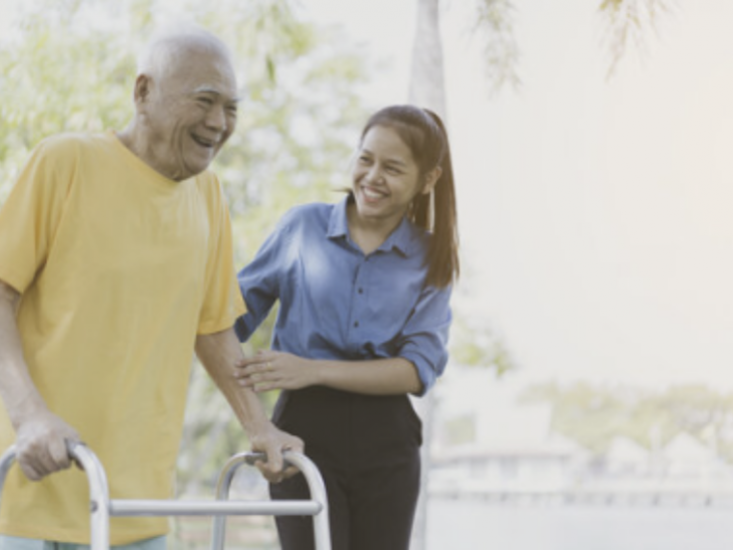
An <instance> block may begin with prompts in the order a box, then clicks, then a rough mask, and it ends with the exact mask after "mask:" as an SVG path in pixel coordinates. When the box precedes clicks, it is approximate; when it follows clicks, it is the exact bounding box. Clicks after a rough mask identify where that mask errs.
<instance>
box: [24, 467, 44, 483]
mask: <svg viewBox="0 0 733 550" xmlns="http://www.w3.org/2000/svg"><path fill="white" fill-rule="evenodd" d="M19 465H20V469H21V470H22V471H23V473H24V474H25V477H27V478H28V479H30V480H31V481H38V480H39V479H41V477H43V476H41V475H40V474H39V473H38V472H37V471H36V469H35V468H34V467H33V466H31V465H30V464H28V463H23V462H20V463H19Z"/></svg>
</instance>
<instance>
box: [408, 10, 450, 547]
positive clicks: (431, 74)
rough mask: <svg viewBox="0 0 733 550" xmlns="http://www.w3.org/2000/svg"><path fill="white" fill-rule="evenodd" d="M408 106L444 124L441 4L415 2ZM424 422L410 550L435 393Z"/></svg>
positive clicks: (423, 526)
mask: <svg viewBox="0 0 733 550" xmlns="http://www.w3.org/2000/svg"><path fill="white" fill-rule="evenodd" d="M409 101H410V103H412V104H414V105H417V106H419V107H427V108H428V109H430V110H432V111H434V112H435V113H437V114H438V115H439V116H440V117H441V118H442V119H443V122H444V123H446V124H447V121H446V101H445V74H444V70H443V42H442V40H441V38H440V1H439V0H417V24H416V26H415V40H414V43H413V48H412V66H411V70H410V94H409ZM415 404H416V405H417V412H418V413H419V415H420V417H421V418H422V422H423V447H422V452H421V455H422V456H421V457H422V473H421V476H420V498H419V500H418V503H417V511H416V514H415V525H414V527H413V530H412V542H411V544H410V549H411V550H426V549H427V500H428V494H427V489H428V476H429V473H430V447H431V444H432V439H433V437H432V435H433V425H434V419H433V412H434V410H435V407H436V405H437V403H436V398H435V394H434V392H432V391H431V392H429V393H428V394H427V395H426V396H425V397H423V398H422V399H420V400H415Z"/></svg>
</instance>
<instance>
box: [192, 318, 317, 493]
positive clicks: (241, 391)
mask: <svg viewBox="0 0 733 550" xmlns="http://www.w3.org/2000/svg"><path fill="white" fill-rule="evenodd" d="M196 355H198V358H199V360H200V361H201V363H202V364H203V365H204V367H205V368H206V370H207V371H208V373H209V375H210V376H211V378H212V379H213V380H214V382H215V383H216V385H217V386H218V387H219V390H221V392H222V393H223V394H224V396H225V397H226V399H227V401H228V402H229V405H230V406H231V407H232V409H233V410H234V413H235V414H236V415H237V418H238V419H239V422H240V423H241V424H242V427H243V428H244V430H245V431H246V432H247V435H248V437H249V440H250V443H251V444H252V450H255V451H263V452H265V453H267V463H266V464H264V465H261V466H259V468H260V471H261V472H262V474H263V475H264V476H265V477H266V478H267V479H268V480H270V481H280V480H281V479H282V478H283V477H284V475H285V476H288V475H291V474H292V473H294V470H292V469H290V470H287V471H286V472H283V471H282V466H283V459H282V452H283V451H284V450H293V451H297V452H303V441H302V440H300V439H299V438H297V437H295V436H292V435H290V434H287V433H285V432H283V431H280V430H279V429H277V428H276V427H275V426H274V425H273V424H272V422H270V420H269V419H268V418H267V416H266V415H265V411H264V409H263V407H262V404H261V403H260V400H259V397H257V395H256V394H255V393H254V392H253V391H252V390H250V389H249V388H243V387H241V386H240V385H239V384H237V382H236V379H235V378H234V375H235V365H237V364H238V363H239V362H240V361H241V360H242V359H244V353H243V352H242V347H241V345H240V344H239V340H238V339H237V337H236V335H235V333H234V329H233V328H229V329H227V330H224V331H221V332H216V333H213V334H205V335H199V336H197V337H196Z"/></svg>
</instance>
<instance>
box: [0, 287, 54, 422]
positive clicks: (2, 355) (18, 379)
mask: <svg viewBox="0 0 733 550" xmlns="http://www.w3.org/2000/svg"><path fill="white" fill-rule="evenodd" d="M19 300H20V294H18V292H17V291H16V290H15V289H13V288H12V287H10V286H8V285H7V284H5V283H3V282H2V281H0V398H2V400H3V403H4V404H5V408H6V410H7V412H8V416H9V417H10V421H11V422H12V424H13V427H14V428H15V429H16V430H17V428H18V425H19V424H20V423H21V422H22V419H23V418H24V417H27V416H29V415H31V414H33V412H35V411H36V410H38V409H40V408H45V403H44V402H43V399H42V398H41V396H40V394H39V393H38V390H37V389H36V386H35V384H34V383H33V380H32V379H31V376H30V374H29V372H28V366H27V365H26V362H25V359H24V357H23V347H22V345H21V341H20V333H19V332H18V325H17V323H16V315H15V312H16V309H17V304H18V301H19Z"/></svg>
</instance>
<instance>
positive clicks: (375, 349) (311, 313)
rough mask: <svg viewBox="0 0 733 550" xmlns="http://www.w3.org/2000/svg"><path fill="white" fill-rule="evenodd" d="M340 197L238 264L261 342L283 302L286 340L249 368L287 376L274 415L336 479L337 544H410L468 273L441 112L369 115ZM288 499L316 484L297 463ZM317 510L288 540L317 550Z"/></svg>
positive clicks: (298, 522)
mask: <svg viewBox="0 0 733 550" xmlns="http://www.w3.org/2000/svg"><path fill="white" fill-rule="evenodd" d="M352 180H353V181H352V188H351V190H350V192H349V194H348V196H347V197H346V198H345V199H344V200H342V201H341V202H340V203H337V204H309V205H305V206H299V207H296V208H293V209H292V210H290V211H289V212H288V213H287V214H286V215H285V216H284V217H283V219H282V220H280V222H279V224H278V226H277V228H276V229H275V231H274V232H273V233H272V235H270V236H269V238H268V239H267V240H266V241H265V243H264V245H263V246H262V248H261V249H260V251H259V252H258V253H257V256H256V257H255V259H254V261H253V262H252V263H251V264H249V265H248V266H247V267H245V268H244V269H243V270H242V271H241V273H240V274H239V283H240V287H241V288H242V293H243V295H244V299H245V302H246V303H247V308H248V310H249V311H248V313H247V314H246V315H245V316H243V317H241V318H240V319H239V320H238V321H237V325H236V329H237V333H238V335H239V337H240V338H241V339H242V340H246V339H247V338H249V336H250V335H251V334H252V332H253V331H254V330H255V329H256V328H257V326H258V325H259V323H260V322H261V321H262V320H263V319H264V318H265V317H266V316H267V314H268V312H269V311H270V308H271V307H272V306H273V304H274V303H275V301H276V300H280V311H279V315H278V318H277V323H276V326H275V331H274V335H273V340H272V349H271V350H268V351H260V352H258V353H257V354H256V355H255V356H253V357H252V358H250V359H247V360H246V361H245V362H244V363H243V364H242V365H241V369H240V371H239V375H238V376H239V382H240V384H242V385H246V386H250V387H253V388H254V389H255V390H256V391H267V390H273V389H280V390H283V391H282V393H281V395H280V398H279V400H278V403H277V406H276V408H275V414H274V418H273V420H274V421H275V423H276V424H277V425H278V427H279V428H280V429H282V430H285V431H286V432H289V433H291V434H294V435H297V436H299V437H300V438H302V439H303V440H304V442H305V451H306V453H307V454H308V456H309V457H310V458H311V459H312V460H313V461H314V462H315V463H316V464H317V465H318V467H319V469H320V471H321V473H322V475H323V477H324V480H325V483H326V489H327V492H328V498H329V507H330V523H331V534H332V542H333V548H334V550H407V548H408V546H409V539H410V532H411V529H412V521H413V515H414V511H415V504H416V501H417V496H418V492H419V488H420V455H419V448H420V445H421V442H422V437H421V423H420V420H419V418H418V417H417V415H416V414H415V412H414V410H413V408H412V405H411V403H410V400H409V398H408V394H410V393H412V394H416V395H423V394H425V392H427V391H428V390H429V389H430V388H431V386H432V385H433V384H434V382H435V380H436V378H437V377H438V376H440V375H441V374H442V372H443V369H444V368H445V365H446V362H447V360H448V353H447V350H446V340H447V337H448V328H449V325H450V322H451V313H450V307H449V298H450V293H451V285H452V283H453V281H454V280H455V279H456V277H457V276H458V272H459V266H458V234H457V227H456V207H455V193H454V186H453V172H452V169H451V159H450V151H449V147H448V138H447V135H446V132H445V128H444V126H443V123H442V122H441V120H440V118H439V117H438V116H437V115H435V114H434V113H432V112H430V111H428V110H425V109H420V108H418V107H414V106H410V105H401V106H393V107H387V108H385V109H383V110H381V111H379V112H377V113H375V114H374V115H373V116H372V117H371V118H370V119H369V121H368V122H367V124H366V127H365V128H364V130H363V132H362V135H361V140H360V144H359V151H358V156H357V160H356V162H355V164H354V167H353V171H352ZM271 494H272V496H273V498H278V499H296V498H308V489H307V487H306V484H305V480H304V479H303V477H302V476H300V475H298V476H295V477H291V478H289V479H286V480H285V481H282V482H281V483H278V484H273V485H271ZM311 521H312V518H310V517H280V518H278V520H277V526H278V532H279V536H280V541H281V544H282V547H283V549H284V550H306V549H310V548H313V532H312V524H311Z"/></svg>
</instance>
